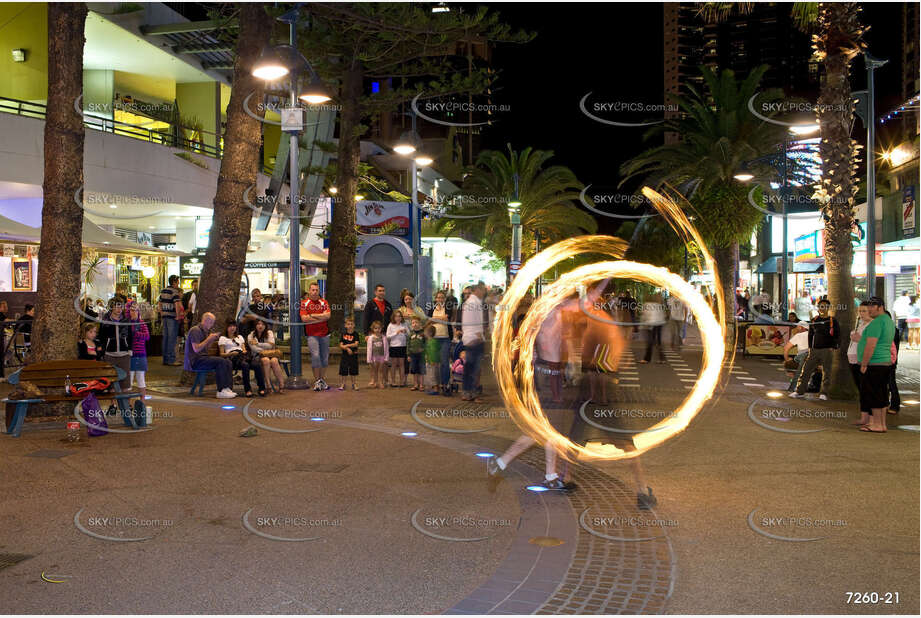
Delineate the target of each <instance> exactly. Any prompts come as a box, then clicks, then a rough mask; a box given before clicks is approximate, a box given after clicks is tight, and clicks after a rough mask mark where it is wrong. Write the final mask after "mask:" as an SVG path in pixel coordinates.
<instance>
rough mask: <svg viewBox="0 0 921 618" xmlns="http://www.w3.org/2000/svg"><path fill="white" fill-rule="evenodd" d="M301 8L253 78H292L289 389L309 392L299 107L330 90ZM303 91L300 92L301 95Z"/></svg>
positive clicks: (287, 121)
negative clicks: (315, 61) (283, 41)
mask: <svg viewBox="0 0 921 618" xmlns="http://www.w3.org/2000/svg"><path fill="white" fill-rule="evenodd" d="M298 12H299V10H298V8H297V7H295V8H293V9H291V10H290V11H288V12H287V13H285V14H283V15H281V16H280V17H278V21H280V22H282V23H286V24H288V44H287V45H278V46H275V47H267V48H265V49H263V50H262V54H261V55H260V57H259V60H257V62H256V64H255V65H254V66H253V71H252V73H253V75H254V76H255V77H258V78H261V79H265V80H266V81H274V80H277V79H280V78H282V77H285V76H286V75H288V76H289V92H290V102H289V107H286V108H284V109H282V110H281V129H282V131H283V132H284V133H287V134H288V135H289V139H290V146H289V148H288V161H289V169H290V176H289V180H288V187H289V191H288V201H289V203H290V212H289V216H290V217H291V223H290V225H289V230H288V233H289V240H288V244H289V251H290V258H291V259H290V264H289V267H288V276H289V281H288V295H289V298H288V328H289V329H290V340H291V367H290V374H291V375H290V376H288V379H287V381H286V383H285V386H286V387H287V388H290V389H306V388H308V386H309V385H308V384H307V382H305V381H304V379H303V376H301V324H300V304H301V236H300V232H301V224H300V219H301V217H300V202H301V200H300V188H299V187H298V175H299V174H300V167H299V165H298V153H299V152H298V151H299V149H300V146H299V143H298V141H299V138H300V134H301V132H302V131H303V130H304V110H303V108H302V107H300V106H299V105H298V99H300V100H302V101H304V102H305V103H308V104H319V103H325V102H326V101H329V100H330V98H331V97H330V96H329V94H327V92H326V88H325V87H324V86H323V84H322V82H321V81H320V78H319V76H318V75H317V74H316V71H314V70H313V67H311V66H310V63H309V62H308V61H307V59H306V58H304V56H303V54H301V53H300V52H299V51H298V49H297V19H298ZM301 69H306V71H307V74H308V75H309V76H310V77H311V81H310V83H309V84H308V85H307V87H306V88H304V89H299V88H298V77H299V74H300V72H301ZM299 90H300V92H299Z"/></svg>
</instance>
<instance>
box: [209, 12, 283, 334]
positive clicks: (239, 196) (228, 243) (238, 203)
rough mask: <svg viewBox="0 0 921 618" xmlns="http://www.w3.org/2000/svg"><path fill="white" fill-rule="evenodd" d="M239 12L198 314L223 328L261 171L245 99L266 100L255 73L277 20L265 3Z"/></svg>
mask: <svg viewBox="0 0 921 618" xmlns="http://www.w3.org/2000/svg"><path fill="white" fill-rule="evenodd" d="M240 11H241V15H240V38H239V39H238V41H237V58H236V62H235V63H234V72H233V88H232V90H231V93H230V103H229V104H228V106H227V130H226V132H225V133H224V153H223V157H222V159H221V172H220V175H219V176H218V181H217V193H216V194H215V196H214V215H213V222H212V224H211V235H210V237H209V240H208V253H207V254H206V256H205V265H204V267H203V269H202V273H201V283H200V287H199V292H198V315H199V316H200V315H201V314H203V313H205V312H206V311H210V312H211V313H213V314H214V315H215V318H216V328H219V329H222V328H223V327H224V325H225V324H226V323H227V322H228V321H229V320H233V319H235V318H236V311H237V303H238V299H239V296H240V279H241V278H242V276H243V265H244V263H245V261H246V246H247V245H248V244H249V238H250V223H251V220H252V216H253V211H252V210H251V209H250V208H249V207H248V206H247V205H246V203H245V202H244V201H243V193H244V192H245V191H246V189H247V188H249V187H255V186H256V174H257V172H258V170H259V146H260V143H261V136H262V123H261V122H259V121H258V120H256V119H255V118H252V117H251V116H249V115H248V114H247V113H246V112H244V111H243V100H244V99H245V98H246V97H247V96H248V95H249V94H251V93H255V94H254V96H253V100H255V101H257V102H258V101H261V100H262V97H263V93H264V89H265V82H263V80H261V79H258V78H256V77H253V75H252V73H251V70H252V66H253V63H254V62H255V61H256V59H257V58H258V57H259V53H260V51H261V50H262V47H263V46H264V45H265V44H266V43H267V42H268V40H269V35H270V34H271V26H272V19H271V17H269V15H268V14H267V13H266V12H265V9H264V8H263V7H262V5H261V4H246V3H244V4H242V5H241V6H240ZM251 111H253V112H254V113H256V114H257V115H259V116H263V115H264V113H265V112H264V111H262V110H259V109H258V106H257V108H256V109H255V110H251ZM296 274H297V273H295V275H296Z"/></svg>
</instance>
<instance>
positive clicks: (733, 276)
mask: <svg viewBox="0 0 921 618" xmlns="http://www.w3.org/2000/svg"><path fill="white" fill-rule="evenodd" d="M713 260H714V261H715V262H716V272H717V274H718V275H719V278H720V286H721V288H722V290H723V297H724V299H725V300H726V322H725V324H724V326H725V330H726V336H725V341H726V351H727V352H729V351H731V350H732V349H733V348H732V346H733V345H735V340H736V319H735V316H736V283H737V277H738V272H739V243H737V242H735V243H732V245H730V246H728V247H715V248H714V249H713ZM718 307H719V305H717V304H716V302H714V303H713V311H714V312H716V311H717V310H718ZM717 317H719V316H718V315H717Z"/></svg>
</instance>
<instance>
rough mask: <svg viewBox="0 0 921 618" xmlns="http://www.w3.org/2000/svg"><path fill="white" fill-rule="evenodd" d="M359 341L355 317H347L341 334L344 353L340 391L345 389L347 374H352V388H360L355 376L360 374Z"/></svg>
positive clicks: (340, 358)
mask: <svg viewBox="0 0 921 618" xmlns="http://www.w3.org/2000/svg"><path fill="white" fill-rule="evenodd" d="M359 343H360V341H359V337H358V333H356V332H355V318H352V317H348V318H346V319H345V332H344V333H342V334H341V335H340V336H339V349H340V350H342V355H341V356H340V357H339V390H340V391H344V390H345V379H346V376H352V390H353V391H357V390H358V385H357V384H355V379H356V378H355V376H357V375H358V344H359Z"/></svg>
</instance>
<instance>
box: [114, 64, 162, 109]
mask: <svg viewBox="0 0 921 618" xmlns="http://www.w3.org/2000/svg"><path fill="white" fill-rule="evenodd" d="M115 92H116V93H118V95H119V96H120V97H123V96H125V95H126V94H130V95H131V96H133V97H135V98H137V99H140V100H142V101H145V102H147V103H172V102H173V101H174V100H176V82H174V81H173V80H172V79H171V78H169V77H163V78H160V77H152V76H150V75H141V74H139V73H126V72H124V71H115Z"/></svg>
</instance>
